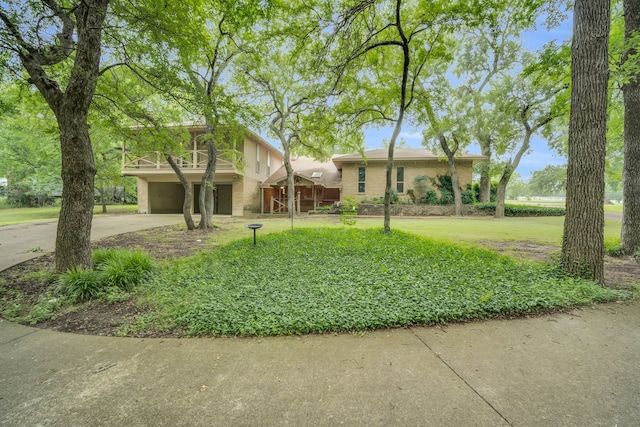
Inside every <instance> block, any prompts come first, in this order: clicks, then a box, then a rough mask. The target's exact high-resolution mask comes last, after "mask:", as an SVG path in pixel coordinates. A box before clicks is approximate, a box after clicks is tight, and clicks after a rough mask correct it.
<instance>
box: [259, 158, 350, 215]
mask: <svg viewBox="0 0 640 427" xmlns="http://www.w3.org/2000/svg"><path fill="white" fill-rule="evenodd" d="M291 167H292V168H293V175H294V178H293V179H294V182H295V194H296V211H298V212H308V211H310V210H314V209H317V208H318V207H320V206H330V205H333V204H334V203H337V202H339V201H340V188H341V187H342V181H341V176H340V171H339V170H338V169H337V168H336V166H335V164H334V163H333V162H331V161H329V162H324V163H322V162H318V161H316V160H314V159H312V158H310V157H297V158H294V159H292V160H291ZM261 188H262V212H263V213H285V212H287V195H288V192H287V188H288V184H287V170H286V169H285V167H284V165H283V166H281V167H280V168H279V169H278V170H277V171H275V172H274V174H273V175H271V176H270V177H269V178H268V179H267V180H266V181H265V182H264V183H263V184H262V186H261Z"/></svg>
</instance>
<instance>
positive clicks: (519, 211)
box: [475, 203, 566, 217]
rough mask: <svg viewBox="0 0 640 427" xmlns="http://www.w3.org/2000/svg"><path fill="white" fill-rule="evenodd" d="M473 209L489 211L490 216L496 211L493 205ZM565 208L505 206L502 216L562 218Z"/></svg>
mask: <svg viewBox="0 0 640 427" xmlns="http://www.w3.org/2000/svg"><path fill="white" fill-rule="evenodd" d="M475 207H476V208H478V209H480V210H485V211H489V212H491V213H492V214H493V213H495V211H496V204H495V203H476V204H475ZM565 214H566V210H565V208H552V207H545V206H524V205H505V206H504V215H505V216H512V217H525V216H564V215H565Z"/></svg>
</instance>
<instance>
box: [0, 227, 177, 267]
mask: <svg viewBox="0 0 640 427" xmlns="http://www.w3.org/2000/svg"><path fill="white" fill-rule="evenodd" d="M182 221H184V218H183V216H182V215H117V216H95V217H94V218H93V222H92V227H91V239H93V240H99V239H102V238H104V237H107V236H113V235H115V234H121V233H129V232H131V231H138V230H144V229H147V228H152V227H160V226H163V225H172V224H180V223H181V222H182ZM57 227H58V221H57V220H56V221H40V222H32V223H27V224H16V225H7V226H4V227H0V271H2V270H4V269H6V268H9V267H11V266H12V265H16V264H19V263H21V262H23V261H26V260H28V259H31V258H35V257H38V256H40V255H42V253H43V252H53V251H54V250H55V247H56V231H57V230H56V229H57Z"/></svg>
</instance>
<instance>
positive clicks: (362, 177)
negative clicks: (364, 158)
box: [358, 166, 366, 193]
mask: <svg viewBox="0 0 640 427" xmlns="http://www.w3.org/2000/svg"><path fill="white" fill-rule="evenodd" d="M365 176H366V172H365V168H364V166H360V167H358V193H364V191H365V185H364V184H365V183H364V181H365Z"/></svg>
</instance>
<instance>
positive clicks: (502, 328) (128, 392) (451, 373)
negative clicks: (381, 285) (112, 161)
mask: <svg viewBox="0 0 640 427" xmlns="http://www.w3.org/2000/svg"><path fill="white" fill-rule="evenodd" d="M145 217H146V216H145ZM150 218H151V217H149V218H147V219H150ZM178 219H179V218H178ZM110 221H112V222H111V224H112V225H113V226H114V227H113V228H112V231H113V232H115V231H116V230H117V231H121V230H120V229H117V228H116V227H115V225H116V223H117V222H118V221H117V220H110ZM38 227H39V226H34V228H33V229H31V230H30V229H29V227H27V228H26V229H25V230H26V231H25V232H26V233H28V232H31V231H33V230H34V229H35V230H39V228H38ZM25 239H27V236H22V238H21V239H19V240H20V241H22V240H25ZM2 243H3V245H4V240H2ZM639 390H640V304H638V303H633V304H606V305H598V306H595V307H587V308H583V309H577V310H573V311H572V312H570V313H562V314H554V315H545V316H541V317H537V318H531V319H519V320H511V321H503V320H496V321H488V322H473V323H468V324H457V325H450V326H444V327H428V328H423V327H415V328H407V329H395V330H383V331H376V332H370V333H364V334H338V335H330V334H328V335H312V336H301V337H281V338H243V339H241V338H224V339H134V338H114V337H96V336H83V335H74V334H65V333H59V332H52V331H46V330H39V329H34V328H29V327H25V326H20V325H16V324H13V323H10V322H6V321H2V320H0V425H2V426H4V425H6V426H23V425H24V426H35V425H43V426H80V425H91V426H128V425H137V426H157V425H167V426H180V425H184V426H200V425H201V426H212V425H213V426H218V425H219V426H229V425H246V426H278V425H309V426H316V425H327V426H333V425H367V426H369V425H372V426H390V425H391V426H406V425H415V426H418V425H420V426H501V425H506V426H509V425H514V426H637V425H638V424H639V423H638V420H640V393H639V392H638V391H639Z"/></svg>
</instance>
